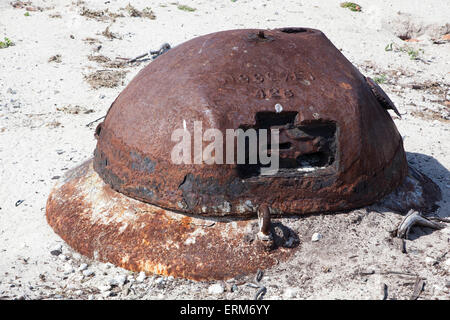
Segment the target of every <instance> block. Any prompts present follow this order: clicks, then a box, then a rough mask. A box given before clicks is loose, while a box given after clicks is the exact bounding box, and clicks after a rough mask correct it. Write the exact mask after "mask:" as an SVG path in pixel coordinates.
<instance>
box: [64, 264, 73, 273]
mask: <svg viewBox="0 0 450 320" xmlns="http://www.w3.org/2000/svg"><path fill="white" fill-rule="evenodd" d="M74 271H75V270H74V269H73V267H72V266H71V265H70V264H66V265H65V266H64V273H65V274H70V273H72V272H74Z"/></svg>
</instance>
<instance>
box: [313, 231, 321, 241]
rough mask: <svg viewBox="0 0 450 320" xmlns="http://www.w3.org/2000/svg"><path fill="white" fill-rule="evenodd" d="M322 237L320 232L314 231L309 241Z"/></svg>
mask: <svg viewBox="0 0 450 320" xmlns="http://www.w3.org/2000/svg"><path fill="white" fill-rule="evenodd" d="M322 238H323V236H322V235H321V234H320V233H318V232H316V233H314V234H313V235H312V237H311V241H312V242H316V241H319V240H320V239H322Z"/></svg>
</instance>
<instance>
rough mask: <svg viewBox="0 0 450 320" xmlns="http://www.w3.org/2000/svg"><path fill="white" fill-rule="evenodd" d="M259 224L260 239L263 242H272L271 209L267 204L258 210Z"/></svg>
mask: <svg viewBox="0 0 450 320" xmlns="http://www.w3.org/2000/svg"><path fill="white" fill-rule="evenodd" d="M258 224H259V232H258V238H259V239H260V240H263V241H268V240H271V239H272V235H271V234H270V211H269V207H268V206H267V205H265V204H262V205H260V206H259V208H258Z"/></svg>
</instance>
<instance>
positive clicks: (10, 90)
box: [6, 88, 17, 94]
mask: <svg viewBox="0 0 450 320" xmlns="http://www.w3.org/2000/svg"><path fill="white" fill-rule="evenodd" d="M6 92H8V93H9V94H16V93H17V91H16V90H13V89H11V88H8V90H7V91H6Z"/></svg>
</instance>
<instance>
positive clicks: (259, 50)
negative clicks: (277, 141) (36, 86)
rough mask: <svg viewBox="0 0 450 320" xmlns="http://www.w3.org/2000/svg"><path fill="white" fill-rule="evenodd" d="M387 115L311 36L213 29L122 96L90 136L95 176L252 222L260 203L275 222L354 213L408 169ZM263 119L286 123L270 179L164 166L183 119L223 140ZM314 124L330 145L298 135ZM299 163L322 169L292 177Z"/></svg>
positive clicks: (330, 48) (371, 91) (155, 65)
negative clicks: (277, 167) (329, 129)
mask: <svg viewBox="0 0 450 320" xmlns="http://www.w3.org/2000/svg"><path fill="white" fill-rule="evenodd" d="M150 84H151V85H150ZM380 106H381V107H380ZM277 107H278V109H277ZM280 108H282V112H279V111H278V110H281V109H280ZM385 108H395V106H394V105H393V104H392V101H391V100H390V99H389V98H388V97H387V95H386V94H385V93H384V92H383V91H382V90H381V88H379V87H378V86H377V85H376V84H373V81H370V79H369V80H366V78H365V77H364V76H363V75H362V74H361V73H360V72H359V71H358V70H357V69H356V68H355V67H354V66H353V65H352V64H351V63H350V62H349V61H348V60H347V59H346V58H345V57H344V56H343V55H342V53H341V52H340V51H339V50H338V49H336V47H334V45H333V44H332V43H331V42H330V41H329V40H328V39H327V37H326V36H325V35H324V34H323V33H322V32H320V31H319V30H314V29H308V28H294V27H289V28H281V29H275V30H259V29H246V30H230V31H224V32H218V33H213V34H209V35H205V36H202V37H198V38H195V39H192V40H190V41H187V42H185V43H184V44H181V45H179V46H177V47H176V48H173V49H171V50H170V51H168V52H167V53H165V54H164V55H162V56H161V57H160V58H158V59H157V60H155V61H153V62H152V63H151V64H149V65H148V66H147V67H146V68H145V69H143V70H142V71H141V72H140V73H139V74H138V75H137V76H136V77H135V78H134V79H133V80H132V81H131V83H130V84H129V85H128V86H127V87H126V88H125V89H124V90H123V91H122V93H121V94H120V95H119V96H118V97H117V99H116V100H115V102H114V103H113V105H112V106H111V108H110V109H109V111H108V114H107V116H106V118H105V121H104V122H103V124H102V125H101V130H100V131H99V132H98V133H97V137H98V142H97V147H96V152H95V159H94V169H95V170H96V171H97V173H98V174H99V175H100V176H101V177H102V179H103V180H104V181H105V183H106V184H108V185H110V186H111V187H112V188H113V189H114V190H116V191H119V192H121V193H123V194H125V195H127V196H130V197H132V198H134V199H138V200H141V201H144V202H147V203H151V204H155V205H158V206H160V207H162V208H165V209H170V210H178V211H182V212H185V213H191V214H199V215H204V216H234V217H245V216H247V217H249V216H255V214H256V208H257V207H258V205H260V204H262V203H266V204H267V205H268V206H269V207H270V208H271V213H277V214H301V213H314V212H325V211H326V212H332V211H341V210H348V209H352V208H358V207H362V206H365V205H369V204H372V203H374V202H376V201H378V200H380V199H381V198H383V197H384V196H385V195H387V194H389V193H390V192H392V191H393V190H395V189H396V188H397V187H398V186H399V185H400V184H401V183H402V182H403V180H404V178H405V177H406V174H407V171H408V169H407V163H406V156H405V152H404V149H403V142H402V138H401V136H400V134H399V133H398V131H397V128H396V127H395V124H394V122H393V121H392V119H391V117H390V116H389V114H388V113H387V112H386V110H385ZM275 110H276V112H275ZM394 110H396V109H394ZM267 114H269V115H270V117H272V118H274V117H275V116H274V115H275V114H277V115H278V116H279V117H281V118H282V117H283V116H284V115H286V116H287V117H290V116H291V115H294V116H293V117H291V118H289V119H287V120H289V123H287V122H285V123H282V124H281V125H282V126H283V130H284V133H283V136H282V137H281V138H282V139H283V141H284V145H285V146H284V147H285V149H284V150H283V152H282V153H283V154H282V159H281V162H283V163H282V167H283V166H284V168H282V169H283V170H281V172H280V174H277V175H273V176H271V175H264V176H261V175H259V174H258V170H257V169H258V168H256V171H252V170H253V169H254V168H251V165H248V166H244V167H242V166H238V165H222V164H213V165H206V164H205V165H188V164H183V165H175V164H173V163H172V162H171V160H170V159H171V150H172V149H173V147H174V145H175V143H176V142H173V141H171V134H172V132H173V131H174V130H175V129H178V128H182V127H183V123H185V124H186V126H187V127H188V128H191V127H192V126H193V122H194V121H202V123H203V130H207V129H209V128H215V129H219V130H221V131H222V132H223V133H225V131H226V129H238V128H249V127H251V128H255V127H258V126H260V122H261V119H260V117H261V115H267ZM266 120H267V119H266ZM266 120H265V121H266ZM287 120H286V121H287ZM266 122H267V121H266ZM268 122H270V121H268ZM318 123H322V124H333V126H334V127H335V129H334V137H333V138H332V139H331V138H329V137H328V136H324V135H323V134H322V133H323V132H322V133H321V132H319V133H318V136H315V137H314V138H315V139H316V140H314V139H310V140H309V141H303V140H305V139H307V138H305V137H300V136H296V134H302V133H301V132H297V133H296V131H298V130H297V129H302V128H306V127H308V126H313V125H314V124H318ZM272 125H273V126H274V127H275V126H277V125H280V124H275V123H272ZM270 127H271V126H268V128H270ZM325 133H326V132H325ZM191 134H192V132H191ZM206 145H207V143H206V142H203V148H205V147H206ZM223 149H224V150H226V145H225V139H224V146H223ZM283 157H284V158H283ZM302 157H303V158H305V159H302ZM302 160H308V161H310V160H312V161H315V163H316V164H322V165H323V167H321V166H315V168H319V169H318V170H315V169H314V170H310V171H304V170H303V171H302V170H297V171H295V169H298V166H299V163H300V162H302ZM286 172H288V173H289V174H286ZM247 173H250V174H247Z"/></svg>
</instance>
